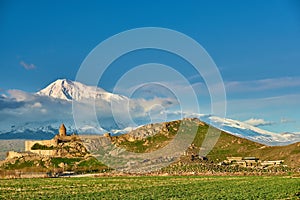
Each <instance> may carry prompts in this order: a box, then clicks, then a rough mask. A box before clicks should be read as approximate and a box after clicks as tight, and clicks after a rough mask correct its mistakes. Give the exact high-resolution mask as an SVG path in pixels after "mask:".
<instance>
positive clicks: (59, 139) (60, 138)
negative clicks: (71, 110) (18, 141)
mask: <svg viewBox="0 0 300 200" xmlns="http://www.w3.org/2000/svg"><path fill="white" fill-rule="evenodd" d="M74 140H78V136H76V135H74V134H73V135H67V130H66V127H65V125H64V124H61V125H60V128H59V131H58V134H57V135H55V136H54V137H53V138H52V139H50V140H26V141H25V152H27V153H35V154H39V155H44V156H56V154H57V150H56V149H55V147H57V146H58V145H59V144H60V143H65V142H70V141H74ZM37 144H38V145H39V146H40V147H45V148H38V149H35V148H33V147H34V145H37ZM25 152H23V153H25ZM15 153H16V154H14V152H9V157H10V158H11V157H12V156H14V155H16V156H18V155H19V154H21V152H15Z"/></svg>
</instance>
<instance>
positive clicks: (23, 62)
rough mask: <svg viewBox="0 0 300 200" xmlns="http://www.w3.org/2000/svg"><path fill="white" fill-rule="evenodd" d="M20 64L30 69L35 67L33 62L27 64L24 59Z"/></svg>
mask: <svg viewBox="0 0 300 200" xmlns="http://www.w3.org/2000/svg"><path fill="white" fill-rule="evenodd" d="M20 65H21V66H22V67H23V68H24V69H26V70H32V69H35V68H36V66H35V65H34V64H32V63H30V64H28V63H26V62H25V61H21V62H20Z"/></svg>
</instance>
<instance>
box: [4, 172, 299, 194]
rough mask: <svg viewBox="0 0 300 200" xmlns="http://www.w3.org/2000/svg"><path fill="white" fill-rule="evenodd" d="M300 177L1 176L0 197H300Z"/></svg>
mask: <svg viewBox="0 0 300 200" xmlns="http://www.w3.org/2000/svg"><path fill="white" fill-rule="evenodd" d="M299 182H300V178H291V177H278V176H273V177H258V176H253V177H231V176H220V177H212V176H208V177H203V176H202V177H199V176H174V177H170V176H168V177H157V176H152V177H147V176H144V177H101V178H53V179H10V180H0V199H298V198H299V195H300V184H299Z"/></svg>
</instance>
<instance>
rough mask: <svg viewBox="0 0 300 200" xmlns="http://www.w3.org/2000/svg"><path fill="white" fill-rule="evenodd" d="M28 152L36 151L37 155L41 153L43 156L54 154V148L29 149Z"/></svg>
mask: <svg viewBox="0 0 300 200" xmlns="http://www.w3.org/2000/svg"><path fill="white" fill-rule="evenodd" d="M30 152H32V153H36V154H39V155H43V156H55V155H56V150H40V149H37V150H30Z"/></svg>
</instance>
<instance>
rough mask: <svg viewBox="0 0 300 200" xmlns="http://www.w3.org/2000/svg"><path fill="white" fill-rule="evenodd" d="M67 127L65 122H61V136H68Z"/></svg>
mask: <svg viewBox="0 0 300 200" xmlns="http://www.w3.org/2000/svg"><path fill="white" fill-rule="evenodd" d="M66 135H67V133H66V127H65V125H64V124H61V125H60V127H59V136H66Z"/></svg>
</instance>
